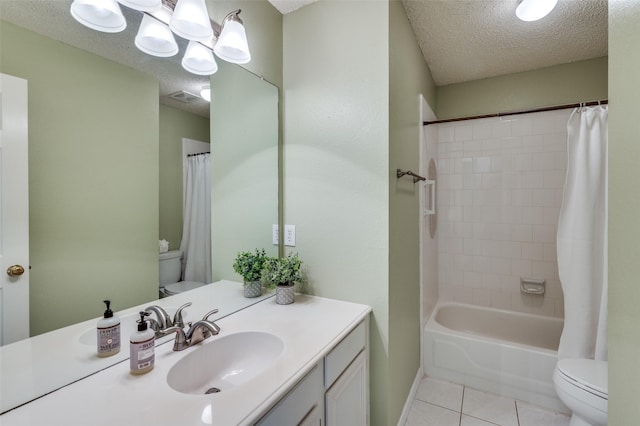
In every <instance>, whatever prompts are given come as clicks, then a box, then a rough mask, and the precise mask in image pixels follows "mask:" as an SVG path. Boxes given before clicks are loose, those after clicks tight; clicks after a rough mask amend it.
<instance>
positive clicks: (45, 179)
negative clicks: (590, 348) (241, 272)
mask: <svg viewBox="0 0 640 426" xmlns="http://www.w3.org/2000/svg"><path fill="white" fill-rule="evenodd" d="M96 42H99V40H98V39H96ZM0 43H1V45H0V52H1V57H0V71H1V72H3V73H5V74H10V75H15V76H18V77H21V78H24V79H26V80H27V81H28V90H29V95H28V96H29V98H28V99H29V181H30V182H29V184H30V189H29V200H30V212H29V222H30V263H31V267H32V269H31V271H30V285H31V289H30V292H31V294H30V323H31V335H37V334H41V333H44V332H47V331H49V330H53V329H57V328H59V327H63V326H67V325H69V324H73V323H77V322H80V321H83V320H86V319H90V318H95V317H97V316H99V315H100V314H101V312H102V300H104V299H107V298H108V299H111V300H112V301H113V309H114V310H115V311H120V310H123V309H125V308H127V307H130V306H134V305H138V304H142V303H146V302H148V301H150V300H155V299H157V297H158V239H159V236H160V235H159V229H160V228H161V227H162V226H163V225H164V224H161V223H160V220H159V218H160V217H163V216H161V215H160V214H159V211H158V206H159V204H160V200H165V199H166V200H170V199H171V198H173V199H174V201H167V203H170V204H171V206H172V207H171V209H173V210H172V213H171V214H172V215H173V219H171V220H168V222H173V223H177V222H178V221H177V220H176V217H181V214H182V212H181V209H182V206H181V202H182V200H179V202H180V204H179V205H178V207H176V201H175V199H176V198H178V199H179V198H181V192H180V195H179V196H176V195H175V191H174V195H171V196H166V197H165V193H164V192H162V193H160V191H165V188H166V187H171V186H173V187H174V188H175V187H176V186H177V187H178V188H180V191H181V185H182V183H181V172H182V164H181V158H180V157H177V158H174V157H167V158H171V159H170V160H166V158H165V157H164V156H165V155H169V156H171V155H172V154H170V151H172V150H174V149H175V146H171V147H170V148H168V149H166V147H164V146H162V145H161V143H163V142H162V141H163V140H164V133H165V132H167V128H169V130H168V131H169V132H176V128H178V127H179V126H177V125H176V126H174V124H175V122H172V124H171V125H168V126H167V125H166V123H165V122H164V121H163V122H160V120H165V119H171V117H173V119H174V120H177V119H176V118H175V117H180V116H182V119H181V120H179V121H181V122H182V123H183V125H182V126H183V130H184V132H182V133H180V134H179V135H178V134H176V135H175V138H177V137H180V138H182V137H190V138H193V139H203V138H206V136H207V135H204V137H203V136H202V135H201V134H193V133H196V132H195V131H194V130H193V129H194V128H195V127H194V126H192V125H191V124H189V123H194V122H199V121H200V119H201V117H196V116H188V118H187V119H184V118H185V117H184V114H182V111H177V110H175V109H174V108H169V107H165V106H160V105H159V101H158V99H159V93H158V81H157V80H156V79H155V77H152V76H150V75H148V74H145V73H142V72H139V71H136V70H134V69H132V68H130V67H127V66H124V65H121V64H119V63H116V62H113V61H111V60H108V59H105V58H103V57H101V56H97V55H95V54H92V53H90V52H87V51H85V50H81V49H78V48H75V47H72V46H69V45H66V44H63V43H61V42H58V41H55V40H52V39H50V38H47V37H44V36H42V35H39V34H36V33H35V32H33V31H30V30H27V29H24V28H22V27H19V26H16V25H14V24H11V23H8V22H6V21H0ZM140 55H141V60H143V61H145V60H147V61H148V60H149V59H148V58H144V57H143V55H142V54H140ZM220 62H222V61H220ZM219 65H220V70H219V72H218V74H216V75H214V76H212V79H211V83H212V88H213V90H212V92H213V93H212V98H213V99H212V110H213V111H220V116H219V117H220V118H219V119H218V118H217V117H214V119H213V120H212V124H214V126H212V129H211V141H212V169H213V170H214V172H213V175H214V182H213V188H214V189H213V192H214V193H213V197H212V211H213V222H212V234H213V235H214V240H213V241H212V245H213V252H214V253H213V257H214V259H213V261H214V281H216V280H218V279H222V278H226V279H232V280H236V281H237V280H239V279H240V277H238V276H236V275H235V274H232V270H231V261H230V260H229V259H232V258H233V257H234V256H235V254H236V253H237V251H238V250H244V249H252V248H254V247H264V248H266V249H268V250H271V252H272V254H273V255H275V254H277V247H276V246H273V245H272V244H271V238H270V237H271V224H273V223H278V218H277V211H278V208H277V203H278V190H277V187H278V185H277V179H278V164H277V161H278V156H277V150H278V130H277V129H278V123H277V109H278V105H277V102H278V92H277V88H275V87H274V86H272V85H270V84H269V83H267V82H265V81H262V80H260V79H259V78H257V77H255V76H253V75H252V74H250V73H248V72H247V71H246V70H243V69H242V68H240V67H238V66H235V65H230V64H226V63H221V64H219ZM176 72H184V71H182V70H180V69H179V68H177V69H176ZM216 90H227V93H225V94H224V95H222V96H217V95H216ZM231 93H233V96H231ZM236 93H241V94H242V97H240V96H238V97H236V96H235V94H236ZM254 97H255V104H254V99H253V98H254ZM218 103H220V104H218ZM264 108H267V111H266V112H265V109H264ZM262 113H265V114H266V116H265V117H266V118H264V119H263V118H261V114H262ZM204 120H205V121H207V120H206V119H204ZM218 125H219V128H218V127H217V126H218ZM225 126H227V127H226V128H225ZM253 126H255V128H254V130H255V132H253V135H248V134H247V132H245V131H246V130H248V128H250V127H253ZM231 129H236V131H235V132H234V131H231ZM161 132H162V133H163V134H161ZM218 132H223V133H222V134H221V135H219V134H218ZM176 133H177V132H176ZM175 138H174V139H175ZM252 138H253V139H252ZM205 140H206V139H205ZM171 143H174V141H172V142H171ZM175 143H176V144H179V143H180V141H175ZM161 161H163V163H162V164H163V165H162V166H160V164H161V163H160V162H161ZM176 169H177V170H178V171H176ZM176 175H178V176H180V177H178V178H176ZM175 179H178V182H177V183H176V182H175ZM216 179H218V180H219V181H216ZM163 180H164V182H165V183H162V182H163ZM159 181H160V183H159ZM167 181H170V182H171V184H166V182H167ZM216 191H218V193H216ZM236 191H237V193H236ZM222 203H223V204H222ZM160 207H161V208H168V207H166V205H162V204H161V205H160ZM180 222H181V220H180ZM167 226H169V227H171V229H174V228H177V231H171V232H173V235H175V237H169V238H167V239H171V240H174V241H171V243H172V247H171V248H178V247H179V244H180V241H179V236H180V234H181V226H182V224H181V223H180V224H179V226H178V225H167ZM164 238H166V237H164ZM227 238H231V239H232V240H226V239H227ZM216 268H218V269H216Z"/></svg>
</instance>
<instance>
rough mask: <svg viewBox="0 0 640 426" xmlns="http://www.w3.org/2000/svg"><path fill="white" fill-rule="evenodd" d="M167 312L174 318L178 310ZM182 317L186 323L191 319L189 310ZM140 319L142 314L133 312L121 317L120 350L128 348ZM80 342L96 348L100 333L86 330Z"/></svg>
mask: <svg viewBox="0 0 640 426" xmlns="http://www.w3.org/2000/svg"><path fill="white" fill-rule="evenodd" d="M165 310H166V311H167V313H168V314H169V316H170V317H171V318H173V314H175V313H176V311H177V310H178V308H165ZM154 317H155V315H154ZM182 317H183V318H184V320H185V322H186V321H187V319H188V317H189V313H188V308H187V309H185V310H183V311H182ZM139 319H140V314H139V313H138V312H133V313H130V314H128V315H123V316H121V317H120V350H122V348H123V347H125V346H126V344H127V342H129V337H131V334H133V332H135V331H137V330H138V323H137V322H136V321H137V320H139ZM96 322H97V320H96ZM173 337H175V336H173V335H172V336H169V337H163V338H162V341H165V340H168V339H170V338H173ZM78 341H79V342H80V343H82V344H84V345H90V346H96V345H97V344H98V332H97V331H96V327H92V328H89V329H87V330H85V331H84V332H83V333H82V334H81V335H80V337H79V338H78Z"/></svg>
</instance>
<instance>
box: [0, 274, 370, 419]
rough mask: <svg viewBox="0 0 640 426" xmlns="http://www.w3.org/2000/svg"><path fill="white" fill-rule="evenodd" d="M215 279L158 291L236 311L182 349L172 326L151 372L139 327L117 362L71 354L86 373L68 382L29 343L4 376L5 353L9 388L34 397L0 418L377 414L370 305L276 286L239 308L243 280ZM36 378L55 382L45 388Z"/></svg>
mask: <svg viewBox="0 0 640 426" xmlns="http://www.w3.org/2000/svg"><path fill="white" fill-rule="evenodd" d="M215 284H218V283H215ZM215 284H214V285H208V286H205V287H202V288H199V289H196V290H193V291H191V292H186V293H182V294H180V295H176V296H173V297H170V298H166V299H162V300H160V301H156V302H152V303H154V304H163V305H164V306H165V307H172V306H175V307H176V308H177V307H178V306H180V305H181V304H182V303H184V302H187V301H190V302H192V303H193V305H192V306H190V307H188V308H186V314H187V316H186V318H185V320H187V321H195V320H197V319H200V318H202V316H203V315H204V314H205V313H206V312H208V311H210V310H211V309H213V308H218V309H220V314H223V311H224V312H227V314H226V315H225V316H224V317H222V318H220V319H217V320H215V322H216V324H217V325H218V326H219V327H220V328H221V331H220V333H219V334H218V335H217V336H213V337H210V338H208V339H207V340H205V341H203V342H201V343H199V344H197V345H194V346H193V347H190V348H188V349H185V350H183V351H173V344H172V340H173V339H172V338H171V337H169V339H168V341H166V342H160V343H159V344H158V345H157V346H156V361H155V368H154V369H153V370H151V371H150V372H149V373H147V374H144V375H141V376H133V375H131V374H129V363H128V361H127V359H126V358H127V357H128V336H126V335H124V334H123V336H122V340H123V344H122V347H121V352H120V356H121V357H122V359H119V360H118V359H116V360H113V361H111V363H110V365H107V366H106V367H102V366H101V365H100V363H101V362H103V360H104V359H101V358H98V357H97V356H95V355H94V354H95V348H94V347H88V348H86V350H85V351H82V350H81V349H78V352H77V353H75V354H73V353H71V354H69V356H71V357H73V358H74V363H75V364H78V363H79V364H82V371H85V372H87V374H86V375H85V376H83V377H82V378H81V379H79V380H78V379H71V380H69V381H67V382H66V383H65V385H61V383H62V382H63V381H64V379H63V378H61V377H59V376H61V375H64V373H63V372H61V371H55V372H49V373H48V374H45V372H46V358H47V353H46V351H45V352H44V353H37V352H34V351H32V350H31V348H32V347H33V346H32V345H29V344H27V343H25V345H24V348H25V350H26V352H24V354H23V355H24V357H23V363H22V364H21V365H20V366H19V368H16V370H18V369H19V370H20V371H16V373H15V374H13V373H10V372H9V373H10V374H9V376H6V375H5V357H4V354H3V358H2V363H3V371H2V373H3V375H2V395H0V398H2V399H3V400H4V399H5V398H6V397H7V396H8V393H9V394H11V393H13V392H14V390H17V391H18V393H19V394H20V395H23V397H24V395H27V394H29V392H31V394H32V396H33V397H34V398H35V399H33V398H31V399H29V401H30V402H28V403H22V404H23V405H20V406H18V407H17V408H14V409H11V410H9V411H6V412H5V413H4V414H3V415H2V416H1V417H0V423H1V424H2V425H3V426H13V425H16V426H17V425H20V426H25V425H41V424H65V425H74V424H92V425H113V424H143V423H148V424H155V425H176V424H180V425H207V424H213V425H252V424H260V425H285V424H287V425H288V424H307V425H311V424H314V425H318V424H327V425H331V424H336V423H335V422H334V421H333V419H341V421H344V419H348V420H349V421H348V422H347V423H348V424H354V425H355V424H368V412H369V410H368V376H369V374H368V316H369V315H368V314H369V312H370V311H371V308H369V307H368V306H364V305H359V304H354V303H348V302H343V301H338V300H331V299H326V298H320V297H313V296H306V295H297V296H296V302H295V303H294V304H292V305H284V306H283V305H277V304H276V303H275V300H274V298H273V297H266V298H262V299H261V300H258V301H256V303H254V304H252V305H251V306H245V307H243V308H238V309H235V311H233V313H229V309H227V308H226V306H225V305H227V303H228V306H232V305H233V306H236V307H237V306H238V303H242V302H243V303H245V304H246V303H247V302H246V301H247V300H251V299H245V298H244V297H243V296H242V286H241V284H240V283H232V282H225V287H226V288H233V289H234V290H236V291H235V292H234V294H233V295H232V294H229V295H228V296H230V297H229V298H228V300H224V301H223V300H221V299H220V293H219V288H218V289H217V290H216V286H215ZM216 292H218V294H216ZM236 297H237V299H236ZM174 298H176V299H174ZM172 299H173V300H172ZM178 299H179V300H178ZM183 299H184V300H183ZM234 303H235V305H234ZM252 303H253V302H252ZM146 306H148V304H147V305H144V306H140V307H134V308H132V309H131V311H132V312H136V311H138V310H140V309H141V308H142V309H144V308H145V307H146ZM118 314H119V315H120V316H121V317H124V316H125V315H126V314H124V315H123V314H121V313H118ZM83 324H84V323H83ZM85 328H86V327H85ZM75 331H76V334H73V333H70V332H69V330H66V329H63V330H58V331H55V332H52V333H47V334H55V333H62V335H61V337H60V338H59V339H56V340H57V345H64V344H68V342H69V339H76V340H77V339H78V336H79V335H80V334H81V331H84V329H83V330H80V329H77V330H75ZM62 336H64V339H67V340H63V339H62ZM52 337H55V336H52ZM34 339H37V337H36V338H34ZM28 340H31V339H28ZM85 346H87V345H85ZM12 356H14V357H15V354H14V355H12ZM34 359H35V360H36V361H38V362H34ZM106 360H108V358H107V359H106ZM29 361H31V362H29ZM114 361H115V362H114ZM84 364H89V365H93V366H92V367H91V366H85V365H84ZM52 370H58V369H57V368H54V369H52ZM41 374H43V375H41ZM74 380H76V381H74ZM43 382H52V384H49V385H48V386H47V383H43ZM36 384H38V385H37V386H36ZM61 386H62V387H61ZM23 388H26V389H27V390H26V391H25V390H24V389H23ZM35 388H38V389H46V388H54V389H55V391H53V392H51V393H48V394H45V393H46V392H44V393H41V394H37V393H34V392H35V391H34V389H35ZM206 392H213V393H206ZM12 399H15V398H12ZM3 404H4V401H3ZM3 411H5V410H3ZM323 419H324V420H323Z"/></svg>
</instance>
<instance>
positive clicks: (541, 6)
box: [516, 0, 558, 22]
mask: <svg viewBox="0 0 640 426" xmlns="http://www.w3.org/2000/svg"><path fill="white" fill-rule="evenodd" d="M556 4H558V0H520V3H519V4H518V7H516V16H517V17H518V18H520V19H521V20H523V21H527V22H530V21H537V20H538V19H542V18H544V17H545V16H547V15H548V14H549V13H551V11H552V10H553V8H555V7H556Z"/></svg>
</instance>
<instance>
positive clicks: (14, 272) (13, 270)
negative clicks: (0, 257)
mask: <svg viewBox="0 0 640 426" xmlns="http://www.w3.org/2000/svg"><path fill="white" fill-rule="evenodd" d="M22 274H24V268H23V267H22V266H20V265H12V266H9V268H7V275H9V276H10V277H19V276H20V275H22Z"/></svg>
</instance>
